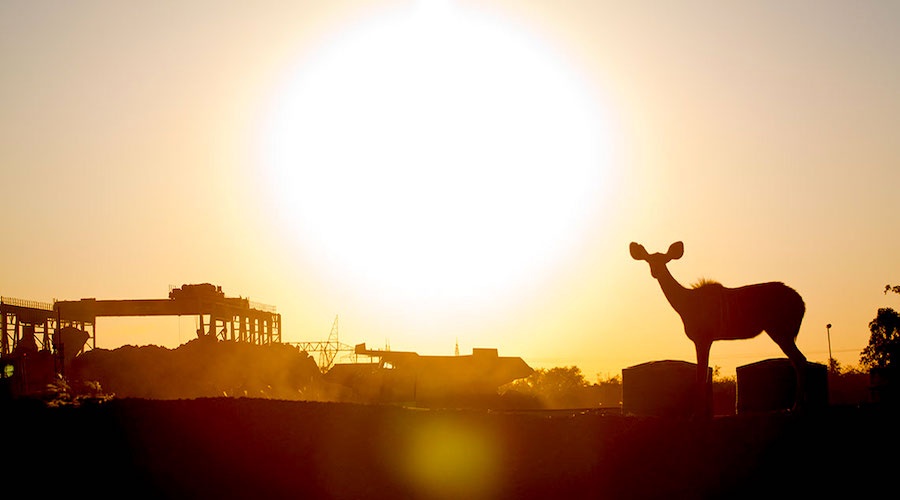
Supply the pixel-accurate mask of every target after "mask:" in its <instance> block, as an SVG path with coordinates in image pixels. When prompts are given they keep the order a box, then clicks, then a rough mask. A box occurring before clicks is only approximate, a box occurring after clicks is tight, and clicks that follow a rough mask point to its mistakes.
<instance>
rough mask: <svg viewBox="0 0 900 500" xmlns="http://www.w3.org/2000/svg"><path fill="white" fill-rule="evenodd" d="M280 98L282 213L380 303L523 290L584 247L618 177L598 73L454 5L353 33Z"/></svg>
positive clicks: (302, 70)
mask: <svg viewBox="0 0 900 500" xmlns="http://www.w3.org/2000/svg"><path fill="white" fill-rule="evenodd" d="M276 94H277V98H276V99H275V100H274V102H273V103H272V106H271V110H270V112H269V114H268V115H267V117H266V121H265V126H264V127H263V133H262V137H261V153H262V159H263V163H264V165H265V172H266V175H267V178H268V180H269V182H270V185H269V192H270V193H272V196H273V197H274V199H275V200H276V201H275V203H276V205H275V206H276V207H277V211H278V213H279V222H280V224H282V225H283V226H284V227H286V228H288V230H289V233H290V234H291V235H292V237H293V238H294V241H295V244H297V245H300V246H302V247H303V249H304V254H305V255H311V256H313V258H316V259H321V263H322V265H323V266H325V265H327V266H328V267H330V268H333V269H335V270H336V271H335V272H336V273H338V274H340V279H342V280H345V282H349V283H352V284H353V286H354V287H356V288H358V289H359V290H360V291H361V293H365V294H368V295H371V296H373V297H378V298H381V299H387V300H396V301H402V302H403V303H404V304H407V305H409V304H415V305H416V306H420V307H430V306H434V307H448V306H452V305H454V304H463V303H465V304H477V303H481V302H483V301H485V300H491V301H495V300H497V299H498V298H503V297H508V296H510V295H514V294H515V293H516V291H517V290H519V289H521V287H523V286H524V285H526V284H528V283H533V280H535V279H536V278H537V277H539V276H541V275H543V273H546V272H548V271H549V270H551V269H552V268H553V266H554V265H556V264H559V262H560V260H561V259H563V258H564V256H565V255H566V253H567V252H568V251H571V247H572V245H574V244H575V243H576V242H577V239H578V235H579V234H580V233H583V232H584V231H585V229H586V228H587V227H588V226H589V225H590V224H591V223H592V217H593V215H594V214H595V212H596V209H597V206H598V200H599V199H600V198H602V196H603V193H604V191H605V189H606V187H607V186H608V177H609V133H608V130H607V126H606V121H605V120H604V117H603V115H602V113H601V112H600V110H599V107H598V106H597V104H596V102H595V101H594V99H593V98H592V97H591V92H590V91H589V89H588V87H587V85H586V84H585V82H584V81H583V79H581V78H579V77H578V75H577V74H576V73H575V72H573V71H572V70H571V69H570V68H568V67H567V66H566V65H565V64H564V63H563V62H562V59H561V58H559V57H558V56H557V55H556V54H554V53H553V51H552V50H551V48H550V46H549V45H547V44H546V43H544V42H542V41H541V40H540V39H538V38H537V37H535V36H532V35H529V34H528V33H527V32H525V31H524V30H521V29H517V28H516V27H514V26H512V25H510V24H508V23H504V22H502V21H500V20H498V19H497V18H496V17H492V16H489V15H487V14H484V13H480V12H476V11H470V10H465V9H463V8H461V7H455V6H453V5H450V4H447V3H445V2H420V3H417V4H415V5H414V6H412V7H407V8H406V9H404V10H400V11H398V10H393V11H390V12H387V13H385V14H383V15H382V16H380V17H376V18H370V19H369V20H367V21H366V22H364V23H362V24H360V25H358V26H356V27H355V28H354V29H352V30H346V31H344V32H342V33H341V34H340V35H339V36H335V37H334V38H332V39H330V40H328V41H327V42H326V43H323V44H322V45H321V46H320V48H319V50H318V51H317V52H316V53H315V55H314V56H311V57H307V58H304V60H303V61H302V62H301V63H300V64H298V65H297V67H296V68H293V69H292V71H291V72H290V74H289V76H288V77H287V78H286V79H285V81H284V83H283V85H282V86H281V88H280V90H279V91H278V92H277V93H276ZM326 263H327V264H326Z"/></svg>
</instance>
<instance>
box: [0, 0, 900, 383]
mask: <svg viewBox="0 0 900 500" xmlns="http://www.w3.org/2000/svg"><path fill="white" fill-rule="evenodd" d="M0 61H2V65H3V77H2V78H0V108H2V110H3V112H2V115H0V116H2V118H0V165H2V167H0V168H2V172H3V175H2V186H3V189H2V195H0V210H2V213H3V221H4V222H3V231H2V234H3V243H2V245H0V259H2V262H3V266H2V273H0V293H2V295H3V296H7V297H18V298H24V299H32V300H40V301H45V302H52V300H53V299H59V300H64V299H65V300H71V299H79V298H82V297H96V298H100V299H113V298H164V297H166V295H167V293H168V287H169V285H174V286H180V285H181V284H184V283H202V282H210V283H214V284H217V285H221V286H222V288H223V290H224V291H225V293H226V294H227V295H229V296H237V295H241V296H245V297H246V296H249V297H250V298H251V300H255V301H259V302H264V303H268V304H273V305H275V306H277V307H278V311H279V312H280V313H282V315H283V335H284V340H285V341H299V340H324V339H325V338H327V336H328V331H329V329H330V326H331V322H332V320H333V318H334V316H335V315H336V314H337V315H339V316H340V326H341V330H340V335H341V340H342V341H343V342H345V343H348V344H351V345H352V344H356V343H360V342H366V343H368V344H369V345H370V346H373V347H383V346H384V345H385V342H386V341H389V342H390V345H391V347H392V348H393V349H395V350H412V351H418V352H420V353H423V354H450V353H452V352H453V347H454V344H455V343H456V342H457V340H458V342H459V346H460V350H461V351H462V352H463V353H467V352H470V350H471V348H472V347H496V348H498V349H499V350H500V354H501V355H507V356H522V357H523V358H524V359H525V360H526V361H527V362H528V363H529V364H531V365H532V366H533V367H550V366H558V365H578V366H579V367H581V368H582V369H583V370H584V372H585V374H586V375H587V376H588V378H589V379H590V380H594V379H595V378H596V375H597V374H598V373H601V374H603V375H606V374H608V373H609V374H615V373H618V371H619V370H620V369H621V368H623V367H627V366H630V365H634V364H637V363H642V362H645V361H651V360H660V359H686V360H690V361H693V360H694V351H693V345H692V344H691V342H690V341H689V340H688V339H687V338H686V337H685V335H684V333H683V329H682V325H681V321H680V318H679V317H678V315H677V314H676V313H675V312H674V311H673V310H672V309H671V307H670V306H669V304H668V303H667V302H666V300H665V298H664V296H663V294H662V292H661V291H660V289H659V286H658V285H657V283H656V282H655V281H654V280H653V279H652V278H651V276H650V273H649V270H648V268H647V265H646V263H643V262H636V261H634V260H632V259H631V257H630V256H629V253H628V244H629V242H631V241H637V242H640V243H642V244H644V246H645V247H646V248H647V250H649V251H650V252H655V251H665V250H666V248H668V246H669V244H670V243H672V242H674V241H678V240H681V241H683V242H684V245H685V253H684V257H683V258H682V259H681V260H678V261H673V262H672V263H670V264H669V270H670V271H671V272H672V274H673V275H674V276H675V277H676V278H677V279H678V280H679V281H680V282H681V283H682V284H683V285H686V286H687V285H689V284H690V283H692V282H694V281H696V280H697V279H699V278H701V277H705V278H710V279H715V280H717V281H720V282H722V283H723V284H724V285H725V286H732V287H735V286H740V285H745V284H751V283H757V282H765V281H783V282H785V283H786V284H788V285H789V286H791V287H793V288H795V289H796V290H797V291H798V292H799V293H800V294H801V295H802V296H803V299H804V301H805V302H806V307H807V312H806V316H805V319H804V322H803V326H802V328H801V330H800V335H799V337H798V346H799V347H800V349H801V350H802V351H803V352H804V353H805V354H806V355H807V357H808V358H809V359H810V360H812V361H819V362H825V361H826V359H827V356H828V354H827V352H828V351H827V344H826V329H825V325H826V324H827V323H832V324H833V328H832V330H831V334H832V349H833V350H834V353H835V357H836V358H837V359H838V360H839V361H840V362H841V363H844V364H857V362H858V359H859V351H860V350H861V349H862V348H863V347H864V346H865V345H866V342H867V340H868V322H869V321H870V320H871V319H872V318H874V316H875V313H876V310H877V308H878V307H885V306H892V307H895V308H897V307H900V296H897V295H893V294H892V295H884V294H883V293H882V291H883V289H884V285H885V284H887V283H891V284H900V253H898V248H900V231H898V227H900V224H898V217H900V198H898V192H897V188H898V186H900V3H897V2H888V1H884V2H845V1H808V2H800V1H798V2H774V1H773V2H744V3H732V2H715V1H710V2H666V3H664V5H661V4H660V3H659V2H604V1H588V0H584V1H576V0H572V1H565V2H549V1H547V2H538V1H523V0H518V1H513V0H508V1H507V0H494V1H490V0H489V1H460V2H452V1H446V0H445V1H436V0H432V1H424V0H423V1H394V2H382V1H334V0H332V1H327V2H326V1H307V2H300V1H298V2H266V1H261V2H230V1H208V2H206V1H192V2H168V1H160V2H141V3H140V5H139V4H138V3H137V2H116V1H81V2H49V1H38V2H33V1H28V2H24V1H23V2H19V1H5V2H2V3H0ZM194 322H195V319H194V318H183V319H181V320H180V321H179V320H177V319H166V318H163V319H122V320H119V319H101V320H99V324H98V346H100V347H106V348H114V347H118V346H120V345H124V344H158V345H165V346H168V347H175V346H177V345H179V343H183V342H185V341H187V340H190V338H192V337H193V335H194V328H195V326H194V324H195V323H194ZM776 356H781V353H780V351H779V349H778V348H777V346H775V344H774V343H773V342H772V341H771V340H770V339H769V338H768V337H766V336H765V335H761V336H760V337H758V338H756V339H754V340H750V341H732V342H721V343H716V344H714V345H713V349H712V354H711V360H710V364H711V365H719V366H721V367H722V368H723V372H724V373H726V374H729V373H733V371H734V367H735V366H739V365H742V364H746V363H750V362H754V361H758V360H761V359H766V358H769V357H776Z"/></svg>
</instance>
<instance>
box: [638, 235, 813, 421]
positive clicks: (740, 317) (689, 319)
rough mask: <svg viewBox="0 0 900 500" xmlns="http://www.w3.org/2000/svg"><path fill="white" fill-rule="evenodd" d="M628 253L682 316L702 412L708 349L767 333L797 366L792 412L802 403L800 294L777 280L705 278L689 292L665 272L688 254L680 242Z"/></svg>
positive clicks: (802, 308)
mask: <svg viewBox="0 0 900 500" xmlns="http://www.w3.org/2000/svg"><path fill="white" fill-rule="evenodd" d="M629 250H630V251H631V256H632V257H633V258H634V259H635V260H645V261H647V263H648V264H650V275H651V276H653V277H654V278H655V279H656V280H657V281H658V282H659V286H660V288H662V291H663V294H664V295H665V296H666V299H667V300H668V301H669V304H671V305H672V308H673V309H675V311H676V312H677V313H678V315H679V316H681V321H682V323H684V333H685V334H686V335H687V336H688V338H689V339H691V341H693V342H694V347H695V349H696V351H697V383H698V391H699V392H698V406H697V408H698V409H702V410H703V411H704V412H705V413H708V410H709V408H707V405H706V398H704V397H702V395H703V394H704V393H705V391H704V389H705V387H706V384H707V380H706V378H707V370H708V366H709V349H710V347H712V343H713V341H715V340H737V339H749V338H753V337H756V336H757V335H759V334H760V333H762V332H763V331H764V330H765V332H766V333H767V334H768V335H769V337H771V338H772V340H774V341H775V343H776V344H778V347H780V348H781V350H782V351H784V353H785V354H786V355H787V357H788V359H790V360H791V364H792V365H793V366H794V371H795V372H796V375H797V390H796V393H795V403H794V409H797V408H798V407H799V406H800V405H801V404H802V403H803V400H804V394H805V386H806V357H805V356H803V354H802V353H801V352H800V350H799V349H797V344H796V343H795V339H796V338H797V333H799V331H800V322H801V321H803V313H804V312H805V311H806V306H805V305H804V304H803V299H802V298H801V297H800V294H798V293H797V292H796V291H795V290H794V289H793V288H790V287H788V286H787V285H785V284H784V283H778V282H773V283H759V284H756V285H747V286H742V287H739V288H726V287H724V286H722V285H721V284H720V283H716V282H714V281H708V280H703V281H701V282H700V283H699V284H698V285H695V286H694V287H693V288H685V287H683V286H681V284H679V283H678V281H676V280H675V278H673V277H672V274H671V273H669V270H668V268H666V264H667V263H668V262H669V261H671V260H675V259H680V258H681V256H682V255H684V244H683V243H682V242H680V241H678V242H676V243H672V245H671V246H669V250H668V251H667V252H666V253H654V254H650V253H647V250H646V249H644V247H643V246H642V245H640V244H638V243H633V242H632V243H631V245H630V246H629ZM701 402H702V403H701Z"/></svg>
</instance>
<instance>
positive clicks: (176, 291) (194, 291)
mask: <svg viewBox="0 0 900 500" xmlns="http://www.w3.org/2000/svg"><path fill="white" fill-rule="evenodd" d="M169 298H170V299H173V300H184V299H194V300H199V299H205V300H225V293H224V292H222V287H220V286H216V285H213V284H212V283H200V284H199V285H182V286H181V288H173V289H172V290H170V291H169Z"/></svg>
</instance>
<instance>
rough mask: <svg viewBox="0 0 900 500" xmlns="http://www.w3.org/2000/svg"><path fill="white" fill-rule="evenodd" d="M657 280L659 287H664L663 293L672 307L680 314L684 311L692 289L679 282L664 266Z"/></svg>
mask: <svg viewBox="0 0 900 500" xmlns="http://www.w3.org/2000/svg"><path fill="white" fill-rule="evenodd" d="M656 280H657V281H659V287H660V288H662V291H663V295H665V296H666V300H668V301H669V304H671V305H672V308H673V309H675V310H676V311H678V314H681V313H682V312H684V310H685V309H686V304H687V301H688V294H689V292H690V290H688V289H687V288H685V287H683V286H681V283H678V281H676V280H675V278H674V277H672V273H670V272H669V270H668V269H667V268H665V267H663V268H662V271H661V272H660V273H659V276H658V277H657V278H656ZM682 316H683V315H682Z"/></svg>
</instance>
